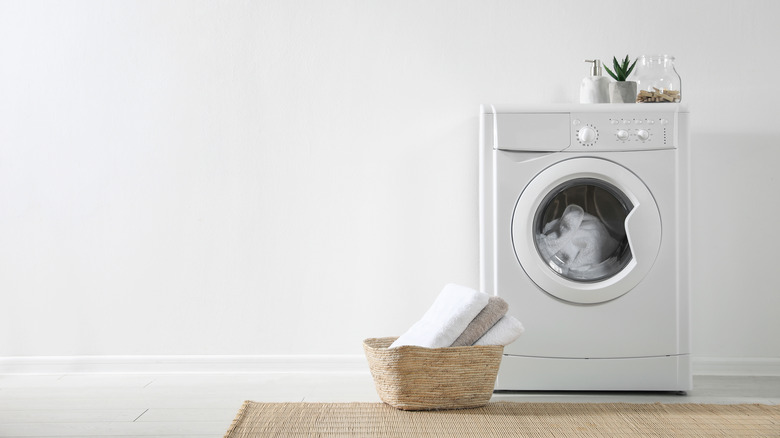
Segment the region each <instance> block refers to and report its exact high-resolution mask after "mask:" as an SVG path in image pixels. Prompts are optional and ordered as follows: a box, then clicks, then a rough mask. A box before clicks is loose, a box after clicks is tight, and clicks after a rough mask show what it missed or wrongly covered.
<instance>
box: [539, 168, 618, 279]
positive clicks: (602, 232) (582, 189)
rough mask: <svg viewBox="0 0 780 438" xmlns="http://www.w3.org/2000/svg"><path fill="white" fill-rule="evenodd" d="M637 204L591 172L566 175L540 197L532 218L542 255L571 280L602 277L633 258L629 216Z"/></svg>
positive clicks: (558, 271)
mask: <svg viewBox="0 0 780 438" xmlns="http://www.w3.org/2000/svg"><path fill="white" fill-rule="evenodd" d="M632 208H633V206H632V205H631V202H630V201H629V200H628V199H627V198H626V197H625V195H623V194H622V193H620V192H619V191H618V190H617V189H616V188H614V187H611V186H610V185H609V184H606V183H605V182H604V181H599V180H595V179H590V178H587V179H585V178H583V179H577V180H573V181H568V182H567V183H565V184H562V185H561V186H559V187H557V188H556V189H555V190H553V191H552V192H551V193H550V195H549V196H548V197H547V198H546V199H545V200H544V201H543V202H542V203H541V205H540V207H539V211H538V212H537V214H536V219H535V220H534V228H535V229H534V236H535V241H536V248H537V251H538V252H539V255H540V256H541V257H542V259H543V260H544V261H545V262H546V263H547V265H548V266H549V267H550V269H552V270H553V271H555V272H556V273H557V274H559V275H561V276H563V277H565V278H567V279H569V280H573V281H583V282H591V281H600V280H604V279H607V278H610V277H612V276H613V275H615V274H617V273H618V272H620V271H621V270H622V269H623V268H624V267H625V266H626V265H627V264H628V262H629V261H630V260H631V257H632V256H631V250H630V247H629V243H628V239H627V236H626V231H625V226H624V224H625V219H626V217H627V216H628V214H629V213H630V211H631V209H632Z"/></svg>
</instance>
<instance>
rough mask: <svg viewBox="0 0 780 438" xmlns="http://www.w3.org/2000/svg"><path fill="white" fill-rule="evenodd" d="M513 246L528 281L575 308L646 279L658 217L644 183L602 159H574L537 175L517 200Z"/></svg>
mask: <svg viewBox="0 0 780 438" xmlns="http://www.w3.org/2000/svg"><path fill="white" fill-rule="evenodd" d="M512 244H513V246H514V249H515V254H516V255H517V259H518V261H519V262H520V265H521V266H522V267H523V269H524V270H525V272H526V273H527V274H528V276H529V277H530V278H531V279H532V280H533V281H534V282H535V283H536V284H537V285H538V286H539V287H541V288H542V289H543V290H544V291H546V292H547V293H549V294H551V295H553V296H555V297H558V298H560V299H562V300H565V301H569V302H574V303H583V304H591V303H601V302H605V301H609V300H613V299H615V298H617V297H619V296H621V295H623V294H625V293H626V292H628V291H630V290H631V289H632V288H634V286H636V285H637V284H639V282H640V281H641V280H642V279H643V278H644V277H645V275H647V273H648V272H649V271H650V268H652V266H653V264H654V263H655V259H656V257H657V256H658V250H659V248H660V246H661V215H660V212H659V211H658V206H657V205H656V203H655V200H654V199H653V196H652V194H651V193H650V190H649V189H648V188H647V186H646V185H645V184H644V183H643V182H642V181H641V180H640V179H639V178H638V177H637V176H636V175H635V174H634V173H632V172H630V171H629V170H628V169H626V168H624V167H622V166H620V165H618V164H616V163H614V162H611V161H607V160H604V159H598V158H573V159H569V160H565V161H561V162H558V163H556V164H554V165H552V166H550V167H548V168H546V169H545V170H543V171H542V172H540V173H539V174H538V175H537V176H536V177H535V178H534V179H533V180H531V182H530V183H529V184H528V185H527V186H526V188H525V189H524V190H523V192H522V194H521V195H520V197H519V199H518V200H517V204H516V206H515V210H514V214H513V217H512Z"/></svg>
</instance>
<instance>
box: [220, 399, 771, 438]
mask: <svg viewBox="0 0 780 438" xmlns="http://www.w3.org/2000/svg"><path fill="white" fill-rule="evenodd" d="M373 436H375V437H502V438H503V437H780V406H774V405H771V406H770V405H752V404H751V405H747V404H743V405H711V404H706V405H702V404H660V403H655V404H634V403H517V402H497V403H490V404H488V405H487V406H485V407H482V408H476V409H463V410H448V411H400V410H397V409H395V408H392V407H390V406H388V405H386V404H383V403H256V402H252V401H247V402H244V405H243V406H242V407H241V409H240V410H239V412H238V414H237V415H236V418H235V420H233V424H232V425H231V426H230V428H229V429H228V432H227V433H226V434H225V438H250V437H373Z"/></svg>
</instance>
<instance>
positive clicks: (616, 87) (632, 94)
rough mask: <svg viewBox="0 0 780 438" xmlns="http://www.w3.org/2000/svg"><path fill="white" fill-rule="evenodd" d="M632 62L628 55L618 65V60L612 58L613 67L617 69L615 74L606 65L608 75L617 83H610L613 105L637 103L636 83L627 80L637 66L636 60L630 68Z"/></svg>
mask: <svg viewBox="0 0 780 438" xmlns="http://www.w3.org/2000/svg"><path fill="white" fill-rule="evenodd" d="M630 62H631V61H630V60H629V59H628V55H626V57H625V59H623V60H622V61H621V62H620V63H618V60H617V58H615V57H612V66H613V67H614V68H615V71H614V72H613V71H612V70H610V69H609V67H607V66H606V64H605V65H604V68H605V69H606V70H607V73H609V75H610V76H612V78H613V79H615V81H616V82H610V83H609V101H610V102H612V103H635V102H636V82H634V81H627V80H626V79H628V76H629V75H630V74H631V71H633V70H634V66H636V59H635V60H634V62H633V64H631V65H630V66H629V63H630Z"/></svg>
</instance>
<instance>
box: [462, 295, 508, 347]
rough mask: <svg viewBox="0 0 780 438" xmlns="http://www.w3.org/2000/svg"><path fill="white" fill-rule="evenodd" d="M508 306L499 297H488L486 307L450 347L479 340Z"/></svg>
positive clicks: (470, 343) (502, 315)
mask: <svg viewBox="0 0 780 438" xmlns="http://www.w3.org/2000/svg"><path fill="white" fill-rule="evenodd" d="M508 309H509V304H507V303H506V301H504V299H503V298H501V297H490V299H488V303H487V306H485V308H484V309H482V311H481V312H479V313H478V314H477V316H475V317H474V319H472V320H471V322H470V323H469V325H468V326H467V327H466V329H465V330H463V333H461V334H460V336H459V337H458V339H455V342H453V343H452V345H450V347H463V346H466V345H472V344H473V343H474V342H476V341H477V339H479V338H481V337H482V336H483V335H484V334H485V333H487V331H488V330H490V328H491V327H493V326H494V325H495V324H496V323H497V322H498V320H500V319H501V318H503V317H504V315H506V311H507V310H508Z"/></svg>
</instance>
